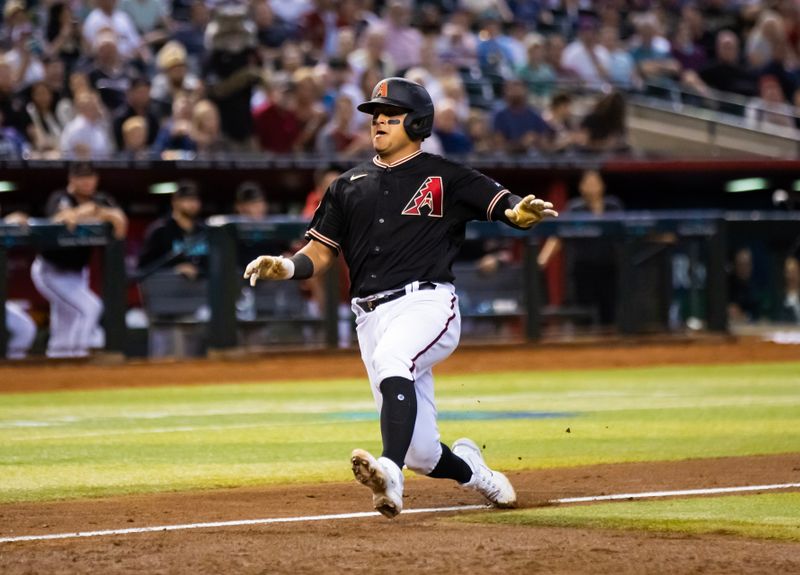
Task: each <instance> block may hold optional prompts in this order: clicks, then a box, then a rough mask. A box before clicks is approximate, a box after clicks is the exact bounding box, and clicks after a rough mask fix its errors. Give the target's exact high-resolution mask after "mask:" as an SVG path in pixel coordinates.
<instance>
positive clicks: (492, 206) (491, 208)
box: [486, 190, 511, 222]
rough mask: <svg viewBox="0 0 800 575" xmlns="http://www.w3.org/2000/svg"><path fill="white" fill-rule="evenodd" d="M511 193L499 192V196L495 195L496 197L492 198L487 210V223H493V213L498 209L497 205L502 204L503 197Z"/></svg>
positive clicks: (506, 191)
mask: <svg viewBox="0 0 800 575" xmlns="http://www.w3.org/2000/svg"><path fill="white" fill-rule="evenodd" d="M510 193H511V192H509V191H508V190H501V191H499V192H497V195H495V197H494V198H492V201H491V202H489V207H488V208H486V221H488V222H491V221H492V212H493V211H494V209H495V207H497V204H498V203H499V202H500V200H501V199H503V197H504V196H505V195H506V194H510Z"/></svg>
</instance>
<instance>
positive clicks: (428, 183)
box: [402, 176, 444, 218]
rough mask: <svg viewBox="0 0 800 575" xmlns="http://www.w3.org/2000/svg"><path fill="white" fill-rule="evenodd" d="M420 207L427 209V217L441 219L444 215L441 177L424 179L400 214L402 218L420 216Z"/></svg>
mask: <svg viewBox="0 0 800 575" xmlns="http://www.w3.org/2000/svg"><path fill="white" fill-rule="evenodd" d="M422 207H426V208H428V215H429V216H430V217H432V218H441V217H442V216H443V215H444V186H443V185H442V178H441V177H439V176H430V177H428V178H426V179H425V181H424V182H423V183H422V185H421V186H420V187H419V189H418V190H417V192H416V193H415V194H414V197H412V198H411V200H410V201H409V202H408V204H406V207H405V208H404V209H403V212H402V214H403V215H404V216H421V215H422V214H421V213H420V211H419V210H420V208H422Z"/></svg>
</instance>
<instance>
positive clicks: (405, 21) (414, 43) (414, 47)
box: [370, 0, 422, 74]
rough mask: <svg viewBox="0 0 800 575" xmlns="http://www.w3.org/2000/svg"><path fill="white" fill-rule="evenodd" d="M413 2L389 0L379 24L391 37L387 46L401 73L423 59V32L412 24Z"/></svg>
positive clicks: (398, 71)
mask: <svg viewBox="0 0 800 575" xmlns="http://www.w3.org/2000/svg"><path fill="white" fill-rule="evenodd" d="M411 8H412V2H411V1H410V0H388V2H387V3H386V7H385V8H384V12H383V18H382V20H381V21H380V23H375V24H371V25H370V27H373V26H379V29H380V30H381V32H382V34H383V35H384V37H385V38H387V39H390V40H391V41H390V42H388V43H387V44H386V46H385V51H386V53H387V54H388V56H389V58H390V59H391V62H392V63H393V64H394V66H395V73H398V74H401V73H404V72H405V71H406V70H408V69H409V68H411V67H412V66H417V65H419V63H420V60H421V50H422V33H421V32H420V31H419V30H417V29H416V28H414V27H413V26H411V16H412V12H411Z"/></svg>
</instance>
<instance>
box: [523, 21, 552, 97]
mask: <svg viewBox="0 0 800 575" xmlns="http://www.w3.org/2000/svg"><path fill="white" fill-rule="evenodd" d="M544 44H545V40H544V37H543V36H541V35H540V34H535V33H534V34H530V35H528V38H527V41H526V45H527V60H526V62H525V63H524V64H523V65H522V66H521V67H520V68H518V69H517V75H518V76H519V78H520V80H522V81H523V82H525V83H526V84H527V85H528V88H529V89H530V91H531V93H532V94H533V95H535V96H545V97H546V96H549V95H550V93H551V92H552V91H553V86H554V85H555V82H556V73H555V71H554V70H553V68H552V66H550V64H548V63H547V61H546V60H545V52H544Z"/></svg>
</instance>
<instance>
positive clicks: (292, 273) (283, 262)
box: [244, 240, 336, 286]
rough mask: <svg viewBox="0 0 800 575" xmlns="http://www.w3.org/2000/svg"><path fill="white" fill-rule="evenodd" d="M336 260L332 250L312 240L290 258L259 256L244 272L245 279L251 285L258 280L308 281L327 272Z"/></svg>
mask: <svg viewBox="0 0 800 575" xmlns="http://www.w3.org/2000/svg"><path fill="white" fill-rule="evenodd" d="M334 259H336V254H334V253H333V252H332V251H331V249H330V248H328V247H326V246H325V245H323V244H321V243H319V242H317V241H314V240H311V241H310V242H308V243H307V244H306V245H305V246H303V249H301V250H300V251H298V252H297V253H296V254H295V255H293V256H292V257H290V258H285V257H283V256H259V257H257V258H256V259H254V260H253V261H251V262H250V263H249V264H247V268H245V270H244V279H249V280H250V285H251V286H254V285H256V282H257V281H258V280H288V279H307V278H310V277H312V276H315V275H318V274H321V273H323V272H325V270H327V269H328V268H329V267H331V264H332V263H333V260H334Z"/></svg>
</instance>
